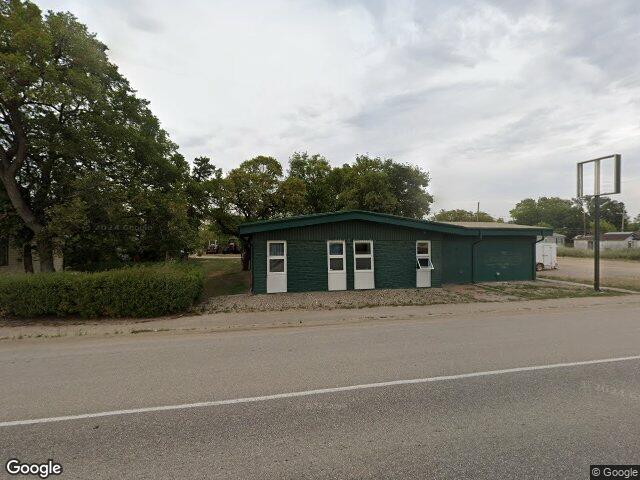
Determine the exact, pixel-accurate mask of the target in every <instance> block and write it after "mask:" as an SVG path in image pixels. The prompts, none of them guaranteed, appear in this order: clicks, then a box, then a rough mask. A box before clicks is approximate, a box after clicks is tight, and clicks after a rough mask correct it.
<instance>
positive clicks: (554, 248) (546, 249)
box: [536, 242, 558, 272]
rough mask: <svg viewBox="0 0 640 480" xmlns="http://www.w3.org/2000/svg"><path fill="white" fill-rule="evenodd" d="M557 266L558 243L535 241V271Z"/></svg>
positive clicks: (552, 268)
mask: <svg viewBox="0 0 640 480" xmlns="http://www.w3.org/2000/svg"><path fill="white" fill-rule="evenodd" d="M556 268H558V245H557V244H555V243H545V242H540V243H536V271H538V272H541V271H542V270H555V269H556Z"/></svg>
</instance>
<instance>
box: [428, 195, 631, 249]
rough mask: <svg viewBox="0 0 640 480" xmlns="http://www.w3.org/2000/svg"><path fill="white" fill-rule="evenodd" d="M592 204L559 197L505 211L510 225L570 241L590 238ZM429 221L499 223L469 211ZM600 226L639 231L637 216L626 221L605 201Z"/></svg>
mask: <svg viewBox="0 0 640 480" xmlns="http://www.w3.org/2000/svg"><path fill="white" fill-rule="evenodd" d="M594 213H595V201H594V200H593V198H585V199H578V198H573V199H564V198H560V197H540V198H538V199H537V200H536V199H534V198H525V199H524V200H521V201H520V202H518V203H517V204H516V205H515V206H514V208H512V209H511V210H510V211H509V214H510V216H511V220H510V222H512V223H517V224H521V225H536V226H543V227H551V228H553V230H554V231H555V232H557V233H560V234H562V235H566V236H567V238H569V239H572V238H573V237H575V236H577V235H582V234H591V233H592V232H593V229H594V217H595V215H594ZM433 220H437V221H450V222H475V221H479V222H503V221H504V220H503V219H502V218H494V217H493V216H491V215H490V214H488V213H486V212H482V211H480V212H473V211H471V210H461V209H458V210H440V211H439V212H438V213H436V214H435V215H434V216H433ZM600 226H601V228H602V231H603V232H615V231H622V230H623V229H624V230H625V231H636V230H640V214H638V215H637V216H636V217H635V218H634V219H633V220H632V219H631V218H630V216H629V214H628V212H627V210H626V206H625V204H624V202H620V201H617V200H612V199H609V198H606V199H604V198H603V199H601V200H600Z"/></svg>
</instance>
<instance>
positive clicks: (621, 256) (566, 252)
mask: <svg viewBox="0 0 640 480" xmlns="http://www.w3.org/2000/svg"><path fill="white" fill-rule="evenodd" d="M558 256H559V257H581V258H593V250H587V249H581V248H571V247H558ZM600 258H607V259H612V260H640V248H624V249H620V250H602V247H601V248H600Z"/></svg>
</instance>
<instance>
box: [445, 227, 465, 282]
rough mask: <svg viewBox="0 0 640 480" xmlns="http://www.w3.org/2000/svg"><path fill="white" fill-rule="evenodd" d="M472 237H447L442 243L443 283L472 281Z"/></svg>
mask: <svg viewBox="0 0 640 480" xmlns="http://www.w3.org/2000/svg"><path fill="white" fill-rule="evenodd" d="M471 244H472V240H471V239H470V238H460V237H447V238H445V240H444V242H443V244H442V262H443V269H442V283H471Z"/></svg>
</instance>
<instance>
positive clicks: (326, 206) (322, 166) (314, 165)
mask: <svg viewBox="0 0 640 480" xmlns="http://www.w3.org/2000/svg"><path fill="white" fill-rule="evenodd" d="M334 177H335V175H332V168H331V165H330V164H329V162H328V161H327V159H326V158H324V157H323V156H321V155H318V154H315V155H309V154H307V152H302V153H298V152H296V153H294V154H293V155H292V156H291V158H290V159H289V178H290V179H291V178H296V179H299V180H301V181H302V183H303V184H304V196H305V207H304V209H303V212H301V213H323V212H332V211H334V210H337V205H336V199H337V196H338V191H337V185H336V182H335V181H332V180H334Z"/></svg>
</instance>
